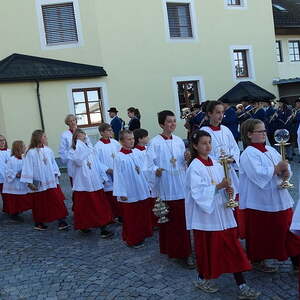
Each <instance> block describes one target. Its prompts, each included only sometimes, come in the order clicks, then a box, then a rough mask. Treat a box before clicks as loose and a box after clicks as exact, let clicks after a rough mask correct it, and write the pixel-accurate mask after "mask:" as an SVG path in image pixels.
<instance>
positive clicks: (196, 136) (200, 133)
mask: <svg viewBox="0 0 300 300" xmlns="http://www.w3.org/2000/svg"><path fill="white" fill-rule="evenodd" d="M204 136H207V137H210V139H211V135H210V134H209V133H208V132H207V131H204V130H196V131H194V132H193V133H192V134H191V143H190V151H191V160H190V162H189V163H191V162H192V161H193V159H194V158H196V157H197V156H199V154H198V153H197V151H196V150H195V148H194V147H193V146H196V145H198V143H199V140H200V139H201V138H202V137H204Z"/></svg>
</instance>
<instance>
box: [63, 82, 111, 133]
mask: <svg viewBox="0 0 300 300" xmlns="http://www.w3.org/2000/svg"><path fill="white" fill-rule="evenodd" d="M89 88H99V89H101V93H102V97H103V106H102V107H103V121H104V122H108V120H109V119H110V118H109V113H108V112H107V111H108V109H109V98H108V92H107V84H106V83H105V82H103V81H97V82H86V83H80V82H78V83H72V84H69V85H67V97H68V106H69V113H70V114H73V115H75V108H74V101H73V94H72V92H73V90H74V89H89ZM97 127H98V125H96V126H90V127H84V128H83V130H85V131H87V132H89V131H91V132H93V131H94V129H95V128H97Z"/></svg>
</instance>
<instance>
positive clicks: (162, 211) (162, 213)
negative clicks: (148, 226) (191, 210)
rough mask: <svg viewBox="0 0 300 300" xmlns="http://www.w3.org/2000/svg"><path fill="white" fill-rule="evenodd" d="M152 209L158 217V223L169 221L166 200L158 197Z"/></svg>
mask: <svg viewBox="0 0 300 300" xmlns="http://www.w3.org/2000/svg"><path fill="white" fill-rule="evenodd" d="M152 211H153V213H154V215H155V216H156V217H158V221H157V223H159V224H164V223H167V222H169V219H168V218H167V217H166V215H167V214H168V213H169V208H168V205H167V203H166V202H165V201H163V200H161V199H160V197H157V199H156V201H155V204H154V207H153V209H152Z"/></svg>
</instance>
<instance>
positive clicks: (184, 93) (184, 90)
mask: <svg viewBox="0 0 300 300" xmlns="http://www.w3.org/2000/svg"><path fill="white" fill-rule="evenodd" d="M177 91H178V99H179V108H180V111H181V110H182V109H183V108H184V107H191V106H192V105H194V104H199V103H200V100H199V82H198V81H178V82H177Z"/></svg>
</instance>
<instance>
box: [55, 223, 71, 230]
mask: <svg viewBox="0 0 300 300" xmlns="http://www.w3.org/2000/svg"><path fill="white" fill-rule="evenodd" d="M69 227H70V225H68V224H67V222H65V221H62V222H59V224H58V230H68V229H69Z"/></svg>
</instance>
